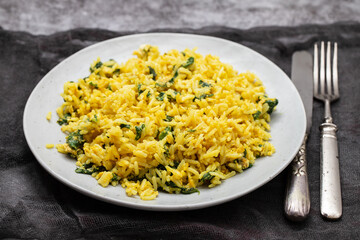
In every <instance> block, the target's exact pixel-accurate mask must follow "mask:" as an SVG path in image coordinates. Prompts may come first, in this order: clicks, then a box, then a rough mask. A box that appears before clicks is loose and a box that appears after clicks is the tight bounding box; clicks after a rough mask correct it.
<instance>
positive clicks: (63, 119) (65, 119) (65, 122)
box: [57, 113, 71, 126]
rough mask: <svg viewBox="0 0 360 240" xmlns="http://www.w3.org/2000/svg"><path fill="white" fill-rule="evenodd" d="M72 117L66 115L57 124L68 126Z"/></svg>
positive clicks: (68, 114)
mask: <svg viewBox="0 0 360 240" xmlns="http://www.w3.org/2000/svg"><path fill="white" fill-rule="evenodd" d="M69 117H71V114H70V113H65V115H64V117H63V118H60V119H59V120H57V123H58V124H59V125H60V126H61V125H64V124H65V125H67V124H68V118H69Z"/></svg>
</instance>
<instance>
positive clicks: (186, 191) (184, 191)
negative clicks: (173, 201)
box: [165, 181, 200, 194]
mask: <svg viewBox="0 0 360 240" xmlns="http://www.w3.org/2000/svg"><path fill="white" fill-rule="evenodd" d="M165 184H166V186H168V187H171V188H178V189H180V193H182V194H191V193H195V192H198V193H200V192H199V190H198V189H196V188H184V187H178V186H177V185H176V184H175V183H174V182H173V181H170V182H165Z"/></svg>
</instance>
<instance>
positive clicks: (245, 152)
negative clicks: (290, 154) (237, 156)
mask: <svg viewBox="0 0 360 240" xmlns="http://www.w3.org/2000/svg"><path fill="white" fill-rule="evenodd" d="M246 155H247V151H246V148H245V150H244V156H243V157H244V158H246Z"/></svg>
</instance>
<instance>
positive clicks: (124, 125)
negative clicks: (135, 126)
mask: <svg viewBox="0 0 360 240" xmlns="http://www.w3.org/2000/svg"><path fill="white" fill-rule="evenodd" d="M130 127H131V126H130V124H126V123H121V124H120V128H128V129H130Z"/></svg>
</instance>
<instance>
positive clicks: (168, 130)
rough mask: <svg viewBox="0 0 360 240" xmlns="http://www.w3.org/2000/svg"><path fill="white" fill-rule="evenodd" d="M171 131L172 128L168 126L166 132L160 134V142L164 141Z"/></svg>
mask: <svg viewBox="0 0 360 240" xmlns="http://www.w3.org/2000/svg"><path fill="white" fill-rule="evenodd" d="M170 131H171V127H170V126H167V127H166V128H165V129H164V131H162V132H161V133H160V134H159V140H163V139H164V138H165V137H166V136H167V135H168V133H169V132H170Z"/></svg>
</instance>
